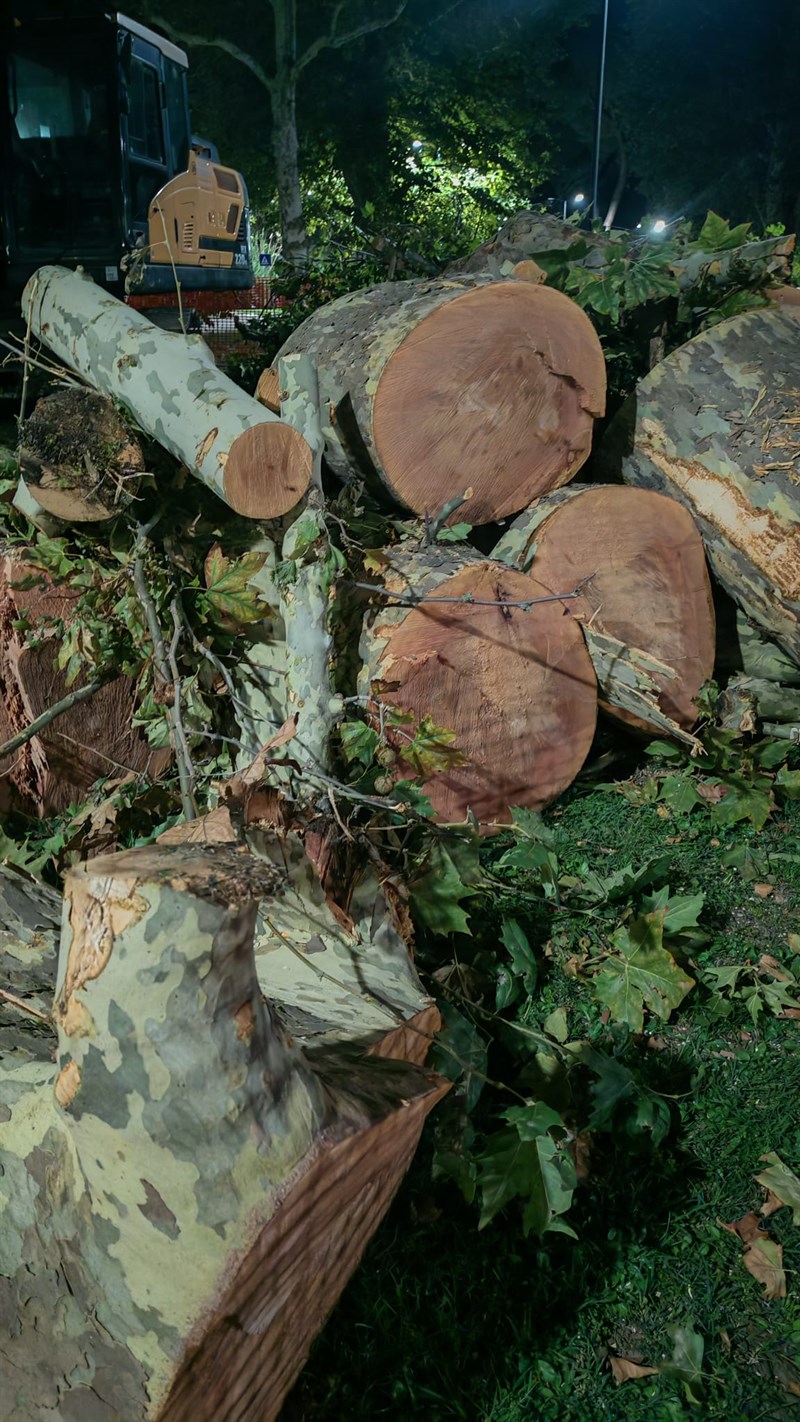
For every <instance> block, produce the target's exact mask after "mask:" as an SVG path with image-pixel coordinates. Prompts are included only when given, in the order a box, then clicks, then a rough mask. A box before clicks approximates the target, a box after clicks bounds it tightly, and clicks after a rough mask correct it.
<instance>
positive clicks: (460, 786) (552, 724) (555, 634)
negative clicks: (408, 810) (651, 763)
mask: <svg viewBox="0 0 800 1422" xmlns="http://www.w3.org/2000/svg"><path fill="white" fill-rule="evenodd" d="M386 587H387V589H388V590H390V591H392V592H395V593H398V594H407V593H408V591H409V589H412V590H413V594H414V595H416V596H422V597H424V596H431V597H439V598H452V599H454V601H453V602H452V603H439V604H437V603H435V602H428V603H424V602H423V603H422V604H421V605H419V606H415V607H410V608H409V607H397V606H394V607H393V606H380V607H378V608H377V609H376V610H375V611H374V612H373V613H372V614H371V616H370V618H369V620H368V623H367V625H366V627H365V631H364V636H363V638H362V647H361V650H362V657H363V660H364V671H363V673H362V682H361V690H362V691H363V692H364V694H366V695H369V696H370V697H371V698H372V705H373V708H374V719H375V724H376V725H377V724H379V722H380V712H379V708H380V706H381V705H383V706H387V705H388V706H390V707H397V708H399V709H400V710H405V711H410V712H412V713H413V718H414V725H401V726H399V727H398V728H397V730H396V731H395V732H392V731H391V730H390V731H389V733H388V734H389V738H390V740H391V741H392V744H393V745H394V747H395V749H396V750H397V752H398V754H399V755H400V756H401V757H402V756H403V752H404V750H406V751H407V746H408V740H409V737H410V736H411V735H412V734H413V731H414V729H415V726H418V725H419V724H420V723H421V722H422V720H423V718H424V717H426V716H427V717H430V718H431V720H432V721H433V723H434V724H435V725H436V726H439V727H442V728H443V729H444V730H447V731H451V732H454V733H455V738H454V740H453V746H454V748H455V749H457V750H458V751H460V752H461V753H462V755H463V756H464V758H465V759H464V762H463V763H462V764H459V765H453V766H451V767H449V768H447V769H445V770H440V771H435V772H432V773H430V774H429V775H428V776H427V777H426V779H425V785H424V789H425V793H426V794H427V795H429V796H430V799H431V803H432V804H433V806H434V809H435V811H436V814H437V816H438V817H439V819H441V820H445V821H453V820H463V819H464V817H465V816H466V814H467V812H468V811H471V812H472V813H473V814H474V815H475V816H476V817H477V818H478V820H480V821H481V822H483V823H485V824H493V823H495V822H498V821H507V820H508V818H509V811H510V808H511V807H512V806H514V805H525V806H528V807H530V808H532V809H538V808H540V807H541V806H542V805H546V804H547V803H548V802H549V801H551V800H554V799H555V798H556V797H557V796H558V795H560V794H561V792H562V791H563V790H565V789H566V787H567V786H568V785H570V784H571V783H572V781H573V780H574V779H575V776H576V775H577V773H578V771H579V770H580V767H581V765H582V764H583V761H584V760H585V758H586V755H587V752H588V750H589V747H590V745H591V742H592V737H593V735H594V729H595V721H596V715H597V688H596V681H595V676H594V672H593V670H592V663H591V659H590V657H589V654H588V652H587V650H586V647H585V646H584V642H583V637H582V635H581V630H580V627H579V625H578V623H577V622H576V621H575V619H574V618H573V617H572V616H571V615H570V613H569V611H565V608H564V605H563V604H562V603H560V602H544V603H541V604H538V605H536V606H533V607H531V608H530V609H525V608H523V607H509V606H506V605H504V604H505V603H507V602H523V601H525V600H526V599H530V598H536V597H538V596H542V597H547V595H548V593H549V591H550V589H548V588H545V587H543V586H542V587H540V586H539V585H537V584H536V583H535V582H534V581H533V580H532V579H530V578H528V577H526V576H525V575H524V574H523V573H519V572H515V571H512V570H510V569H509V568H505V567H503V566H502V565H500V564H498V563H494V562H489V561H486V560H483V559H481V558H480V557H478V555H477V554H474V553H472V552H467V551H466V550H465V551H464V552H462V553H460V554H459V555H449V556H445V555H443V554H441V553H440V552H438V550H435V549H434V550H430V551H427V552H419V553H417V554H416V555H411V556H409V557H406V558H399V557H398V558H396V559H394V560H393V566H392V570H391V573H390V574H389V575H388V576H387V578H386ZM558 591H559V592H567V591H569V587H568V586H567V585H566V584H565V585H564V586H563V587H562V588H559V589H558ZM461 599H463V601H461ZM467 599H472V600H469V601H468V600H467ZM484 602H486V603H488V606H484V605H482V604H483V603H484ZM568 606H569V604H568V605H567V607H568ZM409 773H411V774H413V773H414V771H413V767H412V765H410V764H409V762H408V761H407V760H406V761H405V762H403V763H402V764H401V775H402V776H403V777H407V776H408V775H409Z"/></svg>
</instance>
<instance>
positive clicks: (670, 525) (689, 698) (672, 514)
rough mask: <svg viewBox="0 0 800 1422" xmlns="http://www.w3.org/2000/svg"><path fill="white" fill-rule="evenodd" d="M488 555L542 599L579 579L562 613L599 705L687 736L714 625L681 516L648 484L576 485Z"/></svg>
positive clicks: (707, 668) (701, 554) (690, 526)
mask: <svg viewBox="0 0 800 1422" xmlns="http://www.w3.org/2000/svg"><path fill="white" fill-rule="evenodd" d="M492 556H493V557H495V558H499V559H501V560H502V561H503V562H504V563H508V564H509V565H510V566H512V567H515V568H519V569H521V570H522V571H524V572H531V573H532V575H533V577H534V578H535V579H536V582H537V584H542V585H543V586H544V587H546V588H549V590H550V591H551V592H557V591H558V590H559V588H566V587H576V586H578V585H579V584H585V586H584V587H583V592H582V595H581V598H580V599H579V601H578V602H577V603H576V604H573V605H572V609H571V610H572V613H573V615H574V616H575V617H576V618H578V620H579V621H580V622H581V624H582V626H583V627H584V630H585V633H586V638H587V645H588V647H589V651H590V653H591V654H592V660H593V662H594V668H595V672H596V673H597V679H598V683H599V686H600V693H601V698H602V700H601V705H602V706H603V708H604V709H605V710H607V711H609V712H610V713H611V714H612V715H614V716H616V717H617V719H619V720H621V721H624V722H625V723H626V724H627V725H632V726H636V727H639V729H641V730H649V731H652V730H659V731H665V732H667V733H669V734H675V733H676V732H678V733H680V731H688V730H690V729H691V727H692V726H693V725H694V723H695V721H696V720H697V708H696V705H695V702H696V698H697V694H698V692H699V691H700V688H701V687H702V685H703V683H704V682H705V681H707V680H708V678H709V677H710V676H711V674H712V672H713V669H714V650H715V636H714V631H715V628H714V623H715V619H714V604H713V600H712V594H711V583H710V581H709V577H708V572H707V570H706V558H705V551H704V549H703V540H702V539H701V537H700V534H699V532H698V530H697V527H696V525H695V523H694V521H693V519H692V517H691V515H690V514H689V513H688V512H687V511H686V509H684V508H682V507H681V506H680V504H678V503H676V502H675V500H674V499H667V498H665V497H664V496H663V495H661V494H655V493H652V492H651V491H650V490H649V489H630V488H626V487H625V486H624V485H582V486H576V485H574V484H573V485H570V487H569V488H566V489H558V490H556V491H555V492H554V493H552V494H547V495H545V496H544V497H543V498H541V499H539V500H537V502H536V504H535V505H534V506H533V508H531V509H527V510H526V512H525V513H523V514H520V516H519V518H518V519H516V520H515V522H514V523H513V524H512V525H511V527H510V528H508V529H507V530H506V532H505V533H504V534H503V536H502V538H501V539H500V541H499V543H498V544H497V545H496V547H495V548H494V550H493V555H492ZM587 580H588V581H587ZM648 683H649V685H648Z"/></svg>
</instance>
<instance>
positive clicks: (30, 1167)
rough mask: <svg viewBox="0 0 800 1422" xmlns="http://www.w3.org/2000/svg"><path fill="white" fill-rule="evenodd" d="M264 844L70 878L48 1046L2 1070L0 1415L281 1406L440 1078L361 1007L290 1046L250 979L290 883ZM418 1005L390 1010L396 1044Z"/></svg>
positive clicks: (238, 1419) (191, 847) (244, 1416)
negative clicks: (390, 1057) (258, 851)
mask: <svg viewBox="0 0 800 1422" xmlns="http://www.w3.org/2000/svg"><path fill="white" fill-rule="evenodd" d="M267 841H269V836H267ZM267 850H268V851H269V852H271V854H272V857H273V859H274V860H275V861H276V862H275V864H272V863H270V862H268V859H269V852H265V855H264V857H262V858H259V857H254V856H253V855H251V854H250V853H249V852H248V851H247V850H246V849H245V848H244V847H242V846H234V845H208V844H206V845H195V844H187V845H170V846H166V845H159V846H157V847H155V848H148V849H138V850H131V851H128V852H125V853H122V854H118V855H113V856H108V857H106V858H101V859H97V860H94V861H92V862H91V863H90V864H88V865H84V866H81V867H80V868H78V869H75V870H72V871H71V872H70V873H69V875H68V876H67V884H66V891H65V907H64V918H63V931H62V941H61V947H60V957H59V967H58V980H57V984H56V990H55V1000H54V1013H53V1016H54V1022H55V1027H56V1029H57V1040H56V1039H54V1041H53V1045H54V1046H55V1049H56V1060H55V1061H51V1060H49V1059H48V1058H47V1057H42V1056H38V1057H34V1055H33V1054H25V1053H22V1054H20V1053H18V1052H16V1051H11V1052H10V1053H8V1054H5V1055H4V1056H3V1060H2V1063H1V1064H0V1163H1V1164H2V1179H3V1186H4V1189H3V1191H2V1193H1V1194H0V1311H1V1312H2V1316H3V1318H4V1320H5V1324H4V1332H6V1341H5V1342H4V1344H3V1347H2V1349H0V1391H1V1393H2V1398H3V1418H4V1422H43V1419H44V1418H45V1417H46V1416H47V1417H51V1418H56V1417H57V1418H58V1419H60V1420H61V1422H90V1419H91V1422H120V1419H123V1418H124V1419H125V1422H140V1419H141V1422H155V1419H159V1422H187V1419H189V1418H191V1419H192V1422H212V1419H214V1422H219V1419H222V1418H229V1419H231V1422H234V1419H235V1422H272V1419H275V1418H276V1417H277V1415H278V1412H279V1410H280V1406H281V1403H282V1400H283V1397H284V1396H285V1394H286V1392H287V1390H288V1388H289V1387H290V1386H291V1383H292V1382H293V1380H294V1378H295V1376H296V1374H297V1372H298V1370H299V1368H300V1366H301V1365H302V1362H303V1360H304V1358H305V1355H306V1353H307V1351H308V1347H309V1345H310V1343H311V1341H312V1339H313V1337H314V1335H315V1333H316V1332H317V1331H318V1329H319V1327H320V1326H321V1324H322V1322H323V1321H324V1318H325V1316H326V1314H327V1312H328V1311H329V1310H330V1308H331V1307H332V1305H333V1303H334V1302H335V1300H336V1298H337V1297H338V1294H339V1293H340V1291H341V1289H342V1287H343V1285H344V1283H345V1281H346V1279H347V1277H348V1274H349V1273H350V1272H351V1270H352V1269H353V1268H354V1267H355V1264H356V1263H357V1262H358V1258H359V1257H360V1254H361V1252H362V1250H363V1248H364V1246H365V1244H366V1242H367V1240H368V1239H369V1237H370V1235H371V1233H372V1231H373V1230H374V1228H375V1227H376V1225H377V1223H378V1221H379V1219H380V1217H381V1215H382V1214H383V1212H384V1211H385V1209H386V1208H387V1206H388V1203H389V1201H390V1199H391V1197H392V1194H393V1192H394V1190H395V1188H396V1187H397V1184H398V1183H399V1180H400V1178H401V1176H402V1174H403V1171H404V1170H405V1168H406V1166H407V1164H408V1162H409V1160H410V1158H411V1155H412V1153H413V1150H414V1148H415V1145H416V1142H417V1139H418V1136H419V1132H420V1130H421V1127H422V1123H423V1120H424V1117H425V1115H426V1114H427V1112H428V1111H429V1110H430V1108H431V1107H432V1105H433V1104H434V1103H435V1101H436V1100H437V1099H438V1098H439V1096H441V1094H442V1092H443V1090H444V1086H443V1084H442V1083H441V1082H440V1081H438V1080H437V1079H435V1078H431V1077H430V1076H428V1075H426V1074H425V1073H424V1072H422V1071H421V1070H420V1069H419V1068H418V1067H415V1066H413V1065H409V1064H408V1063H406V1062H401V1063H398V1062H390V1061H386V1060H381V1059H380V1058H379V1057H377V1056H375V1055H374V1054H373V1055H368V1054H367V1053H368V1052H369V1049H370V1048H373V1049H374V1048H375V1046H376V1045H378V1046H380V1047H381V1048H382V1046H383V1040H384V1038H385V1037H386V1036H387V1033H386V1031H385V1029H384V1031H383V1032H382V1031H381V1027H382V1025H383V1024H380V1023H376V1022H375V1020H374V1016H375V1013H374V1007H373V1008H372V1009H371V1011H372V1019H371V1020H368V1021H366V1022H365V1021H358V1020H356V1021H355V1024H354V1025H353V1023H351V1024H350V1027H349V1030H346V1029H344V1028H342V1027H341V1026H340V1031H339V1033H338V1037H337V1038H336V1039H335V1040H328V1041H326V1040H325V1039H324V1034H322V1035H321V1037H320V1043H319V1045H317V1046H315V1047H314V1048H313V1049H312V1048H311V1047H309V1048H308V1049H306V1050H303V1049H301V1048H300V1046H299V1045H298V1044H297V1042H296V1041H295V1042H294V1043H293V1042H292V1041H291V1039H290V1037H289V1035H288V1033H287V1030H286V1028H285V1027H284V1026H283V1025H282V1023H281V1020H280V1018H279V1017H278V1015H277V1013H276V1011H275V1009H274V1007H273V1006H272V1005H271V1004H270V1002H268V1001H266V1000H265V998H264V997H263V995H262V991H261V988H262V986H263V984H264V977H266V978H267V979H268V978H269V977H270V971H269V969H270V966H271V964H270V957H271V954H270V951H269V943H268V935H269V933H272V934H273V947H275V948H276V949H277V948H279V946H282V945H280V944H279V940H278V939H277V936H275V935H277V933H278V932H279V931H280V929H279V928H278V927H273V928H269V926H268V925H269V924H270V923H272V922H273V919H275V921H276V922H277V923H278V924H280V923H284V924H286V922H287V919H286V916H285V915H284V917H283V918H281V912H282V910H281V908H280V905H281V894H282V891H283V890H284V889H285V888H287V887H288V888H289V890H290V892H291V885H287V877H286V876H287V866H286V861H285V860H284V859H283V858H282V856H281V853H280V849H279V847H277V846H276V845H275V844H274V843H273V844H271V845H270V844H269V843H268V844H267ZM3 888H4V884H3V882H0V897H2V892H3ZM301 892H302V891H301ZM322 897H323V896H322V895H320V899H321V898H322ZM260 902H262V903H263V904H264V924H263V926H262V930H261V934H260V937H261V954H260V956H261V958H262V962H263V964H264V965H265V966H266V970H267V971H266V974H265V975H262V979H261V983H260V982H259V978H258V977H257V975H256V967H255V960H254V956H253V935H254V930H255V926H256V916H257V912H258V906H259V903H260ZM36 916H37V911H34V917H36ZM38 916H39V917H41V913H39V914H38ZM22 917H23V918H26V917H27V918H29V917H30V915H29V914H23V915H22ZM347 922H348V920H346V919H345V920H343V923H342V924H340V928H346V925H347ZM349 922H351V923H355V920H349ZM326 931H327V930H326V926H325V922H324V921H320V922H318V923H316V924H315V925H313V926H312V927H310V928H306V951H307V953H308V954H309V955H310V956H311V955H313V954H314V953H315V952H316V951H318V948H319V946H320V939H322V940H324V938H325V934H326ZM265 935H267V938H266V939H265ZM296 936H297V935H296ZM357 938H358V935H357V933H355V932H354V936H353V947H352V954H353V957H354V958H355V957H357V956H359V954H358V951H357ZM315 943H316V946H315ZM365 946H366V954H365V956H366V957H367V958H369V944H367V945H365ZM406 960H407V953H406ZM4 961H5V959H3V962H4ZM406 975H407V978H408V980H409V984H410V981H411V978H412V977H413V970H412V969H411V967H410V964H408V962H406ZM353 981H355V977H354V978H353ZM340 991H342V989H340ZM409 992H410V987H409V988H408V989H407V997H408V993H409ZM366 997H367V994H366V993H364V1000H365V1001H366ZM420 1001H422V1002H423V1003H424V998H423V997H422V995H421V993H419V991H417V997H416V1000H415V1001H414V1003H413V1004H412V1003H411V1001H410V998H409V999H408V1007H407V1009H406V1010H405V1011H404V1010H403V1007H402V1006H396V1005H394V1004H393V1002H392V1000H391V999H390V998H387V1000H386V1002H385V1003H384V1004H383V1007H384V1018H385V1019H391V1018H392V1016H393V1017H394V1020H393V1023H392V1026H393V1028H394V1038H393V1040H394V1046H395V1049H396V1050H397V1049H398V1047H399V1046H400V1047H401V1046H402V1042H401V1037H400V1036H398V1034H402V1032H403V1030H404V1029H406V1028H407V1027H408V1026H409V1023H408V1021H407V1019H408V1017H409V1016H411V1019H412V1023H413V1021H414V1016H415V1010H416V1008H417V1007H418V1006H419V1003H420ZM411 1008H413V1009H414V1011H410V1010H409V1009H411ZM392 1009H393V1011H392ZM350 1011H351V1013H352V1014H353V1017H354V1019H357V1017H358V1014H357V1012H355V1010H354V1009H353V1007H352V1003H351V1008H350ZM431 1025H432V1024H431V1021H430V1015H428V1018H427V1019H425V1020H424V1025H423V1027H422V1028H420V1030H419V1033H418V1034H417V1035H418V1037H419V1038H421V1039H422V1040H423V1041H424V1042H427V1040H428V1037H429V1033H430V1028H431ZM389 1035H390V1036H391V1035H392V1034H391V1033H390V1034H389ZM3 1040H4V1039H3V1034H2V1032H0V1048H2V1046H3ZM386 1050H387V1051H391V1044H389V1045H388V1046H387V1048H386ZM420 1057H421V1052H420V1049H419V1046H418V1045H417V1060H419V1059H420Z"/></svg>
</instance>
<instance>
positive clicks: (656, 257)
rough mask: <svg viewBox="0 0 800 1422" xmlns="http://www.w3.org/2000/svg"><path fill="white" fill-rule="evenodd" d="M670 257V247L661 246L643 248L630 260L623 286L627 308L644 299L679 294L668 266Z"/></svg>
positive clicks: (671, 256) (652, 299) (651, 299)
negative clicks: (639, 253)
mask: <svg viewBox="0 0 800 1422" xmlns="http://www.w3.org/2000/svg"><path fill="white" fill-rule="evenodd" d="M672 258H673V251H672V249H671V248H663V247H661V248H658V249H656V248H650V249H645V251H644V252H643V254H642V256H641V257H638V258H634V259H633V260H632V261H631V263H630V266H629V267H628V270H627V272H626V274H625V286H624V293H625V305H626V307H628V309H629V310H631V309H632V308H633V307H635V306H641V305H642V304H643V303H644V302H645V301H658V300H661V299H663V298H664V297H667V296H677V295H678V294H679V292H680V287H679V285H678V282H677V281H676V279H675V277H674V276H673V274H672V271H671V267H670V263H671V261H672Z"/></svg>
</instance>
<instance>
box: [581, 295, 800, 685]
mask: <svg viewBox="0 0 800 1422" xmlns="http://www.w3.org/2000/svg"><path fill="white" fill-rule="evenodd" d="M798 390H800V330H799V329H798V324H797V318H796V316H794V315H792V314H791V313H790V312H789V311H786V310H780V309H774V310H773V309H767V308H764V309H760V310H757V311H748V312H745V313H744V314H743V315H741V316H733V317H731V318H730V320H727V321H721V322H720V324H719V325H718V326H713V327H712V328H711V330H710V331H705V332H703V334H702V335H700V336H695V338H694V339H693V340H691V341H688V342H687V343H686V345H684V346H681V347H680V349H679V350H676V351H673V353H672V355H670V356H668V357H667V359H666V360H665V361H662V363H661V364H660V365H658V366H656V368H655V369H654V370H651V372H650V374H649V375H648V376H646V377H645V379H644V380H642V381H640V383H639V385H638V387H637V390H636V393H635V394H634V395H632V396H631V398H630V399H629V400H628V401H627V403H626V404H625V405H624V406H623V408H622V410H621V411H620V413H619V415H618V416H617V417H616V419H615V420H614V421H613V423H612V425H611V427H610V429H609V431H608V434H607V435H606V438H605V439H604V441H603V444H602V446H601V448H600V451H599V454H598V466H599V471H600V473H601V474H603V475H604V476H606V477H610V478H612V479H614V478H618V477H619V476H620V474H621V475H622V477H623V478H624V480H625V481H626V483H628V484H635V485H638V486H640V487H642V488H648V489H655V490H657V491H658V492H659V493H662V494H668V495H669V496H670V497H671V498H674V499H677V500H678V501H679V502H680V503H682V504H684V506H685V507H686V508H687V509H688V510H689V512H690V513H691V514H692V516H693V518H694V519H695V522H696V523H697V525H698V527H699V529H700V532H701V534H702V537H703V542H704V543H705V546H706V553H707V554H708V559H709V562H710V564H711V567H712V569H713V571H714V573H715V575H716V577H717V579H718V580H719V582H720V583H721V584H722V586H723V587H724V588H725V590H726V591H727V592H728V593H730V595H731V597H732V598H733V599H734V601H735V602H737V603H738V604H739V606H740V607H741V608H742V609H743V611H744V612H745V613H746V615H747V616H748V617H749V618H751V619H752V620H753V621H754V622H755V623H756V624H757V625H758V626H759V627H761V628H762V629H763V630H764V632H765V633H766V634H767V635H768V636H769V637H771V638H773V639H774V640H775V641H776V642H778V643H779V644H780V646H781V647H783V649H784V650H785V651H786V652H787V653H788V654H789V656H790V657H791V658H792V659H793V660H794V661H796V662H800V490H798V479H800V454H799V453H798V444H797V438H798V436H797V430H798V424H797V421H798V418H799V417H800V395H798Z"/></svg>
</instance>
